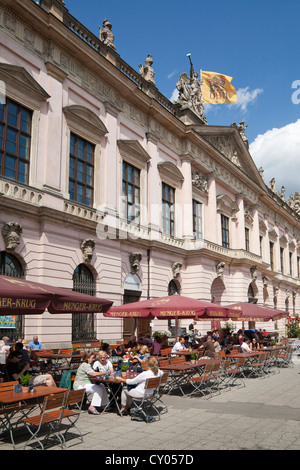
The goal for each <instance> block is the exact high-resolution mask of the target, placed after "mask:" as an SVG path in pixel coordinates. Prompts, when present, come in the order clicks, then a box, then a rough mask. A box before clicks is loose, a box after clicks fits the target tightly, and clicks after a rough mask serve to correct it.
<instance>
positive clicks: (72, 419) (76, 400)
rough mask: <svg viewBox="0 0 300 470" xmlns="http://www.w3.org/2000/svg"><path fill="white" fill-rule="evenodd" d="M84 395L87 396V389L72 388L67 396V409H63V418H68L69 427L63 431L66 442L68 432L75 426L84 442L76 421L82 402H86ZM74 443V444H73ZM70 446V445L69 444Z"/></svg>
mask: <svg viewBox="0 0 300 470" xmlns="http://www.w3.org/2000/svg"><path fill="white" fill-rule="evenodd" d="M84 397H85V389H84V388H82V389H80V390H71V391H70V392H69V394H68V396H67V400H66V404H65V406H66V407H65V409H64V410H63V416H62V419H63V420H67V423H68V424H67V429H66V430H64V432H63V439H64V442H66V441H67V434H68V432H69V430H70V429H71V430H72V431H73V428H75V429H76V430H77V432H78V434H79V439H80V441H81V442H83V436H82V433H81V431H80V429H79V428H78V427H77V426H76V423H77V421H78V419H79V416H80V413H81V410H82V404H83V402H84ZM71 406H73V407H74V408H73V409H70V407H71ZM73 445H74V444H73ZM67 447H70V446H67Z"/></svg>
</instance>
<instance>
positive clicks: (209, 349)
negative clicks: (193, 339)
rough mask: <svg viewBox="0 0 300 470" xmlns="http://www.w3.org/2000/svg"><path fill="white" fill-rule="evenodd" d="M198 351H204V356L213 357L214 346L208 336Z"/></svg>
mask: <svg viewBox="0 0 300 470" xmlns="http://www.w3.org/2000/svg"><path fill="white" fill-rule="evenodd" d="M198 349H204V356H207V357H214V353H215V345H214V340H213V339H212V337H211V336H210V335H209V336H207V339H206V341H205V343H203V344H202V345H201V346H200V347H199V348H198Z"/></svg>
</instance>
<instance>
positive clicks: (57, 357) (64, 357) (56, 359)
mask: <svg viewBox="0 0 300 470" xmlns="http://www.w3.org/2000/svg"><path fill="white" fill-rule="evenodd" d="M83 355H84V353H79V354H72V353H64V354H63V353H57V354H53V353H47V352H45V353H43V352H40V353H39V354H38V357H39V358H41V359H48V360H51V361H53V363H55V364H58V363H64V362H66V363H67V364H68V363H69V362H70V360H71V359H72V357H83Z"/></svg>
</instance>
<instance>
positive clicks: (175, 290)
mask: <svg viewBox="0 0 300 470" xmlns="http://www.w3.org/2000/svg"><path fill="white" fill-rule="evenodd" d="M174 294H180V286H179V284H177V283H176V282H175V281H173V280H172V281H170V282H169V287H168V295H174Z"/></svg>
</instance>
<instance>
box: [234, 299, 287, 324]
mask: <svg viewBox="0 0 300 470" xmlns="http://www.w3.org/2000/svg"><path fill="white" fill-rule="evenodd" d="M227 307H228V308H230V309H232V310H239V311H242V312H243V313H242V315H239V316H238V317H237V318H236V320H246V321H269V320H273V321H275V320H279V319H280V318H287V317H288V316H289V312H286V311H284V310H277V309H275V308H272V307H265V306H263V305H257V304H252V303H249V302H237V303H235V304H231V305H227Z"/></svg>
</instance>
